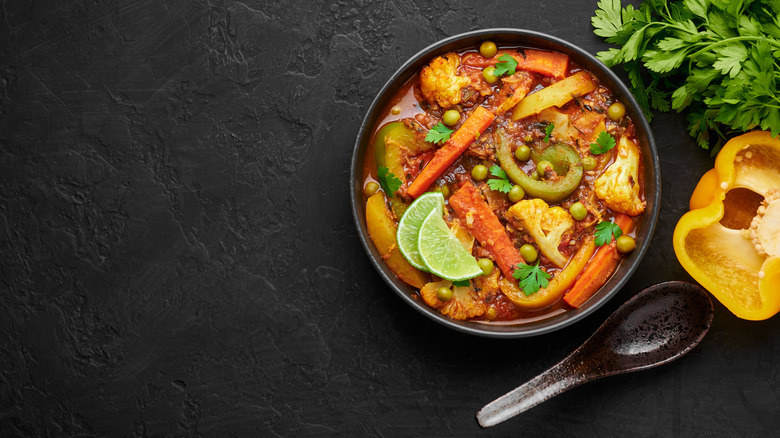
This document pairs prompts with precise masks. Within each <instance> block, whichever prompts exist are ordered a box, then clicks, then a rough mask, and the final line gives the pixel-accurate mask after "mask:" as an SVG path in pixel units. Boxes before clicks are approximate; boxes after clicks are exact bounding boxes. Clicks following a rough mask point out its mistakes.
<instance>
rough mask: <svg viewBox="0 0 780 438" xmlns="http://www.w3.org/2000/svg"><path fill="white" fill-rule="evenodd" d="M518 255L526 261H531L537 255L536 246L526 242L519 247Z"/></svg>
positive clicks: (533, 260) (534, 259)
mask: <svg viewBox="0 0 780 438" xmlns="http://www.w3.org/2000/svg"><path fill="white" fill-rule="evenodd" d="M520 257H522V258H523V260H525V262H526V263H533V262H535V261H536V258H537V257H539V254H537V252H536V248H534V246H533V245H531V244H530V243H526V244H525V245H523V246H521V247H520Z"/></svg>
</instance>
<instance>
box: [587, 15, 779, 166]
mask: <svg viewBox="0 0 780 438" xmlns="http://www.w3.org/2000/svg"><path fill="white" fill-rule="evenodd" d="M598 6H599V9H598V10H597V11H596V13H595V16H594V17H593V18H592V19H591V23H592V24H593V27H594V28H595V30H594V33H595V34H596V35H598V36H601V37H603V38H605V39H606V41H607V42H609V43H612V44H615V45H618V46H622V47H620V48H619V49H617V48H611V49H609V50H607V51H605V52H599V53H598V54H597V57H598V58H599V59H600V60H601V61H602V62H604V63H605V64H606V65H607V66H609V67H612V66H615V65H618V64H623V66H624V68H625V69H626V71H627V72H628V77H629V80H630V81H631V91H632V92H633V93H634V96H635V97H636V99H637V102H639V105H640V106H641V107H642V109H643V111H644V112H645V114H646V115H647V117H648V119H651V117H652V114H651V113H650V109H651V108H654V109H657V110H660V111H669V110H670V109H673V110H675V111H678V112H679V111H682V110H684V109H686V108H687V109H689V110H690V112H689V115H688V123H689V125H688V132H689V133H690V134H691V136H693V137H694V138H696V141H697V143H698V144H699V145H700V146H701V147H703V148H705V149H709V148H710V141H711V138H710V134H711V133H714V134H715V135H716V138H714V139H712V140H715V144H714V146H715V147H714V149H713V151H712V152H713V154H715V153H717V151H718V150H719V149H720V147H721V146H722V145H723V141H724V139H725V138H726V137H727V136H729V135H730V134H732V133H735V132H742V131H747V130H751V129H754V128H760V129H763V130H770V131H771V132H772V135H773V136H776V135H778V134H780V89H778V81H780V64H778V59H780V2H778V1H777V0H683V1H677V2H671V1H667V0H644V2H643V3H642V5H641V6H640V7H639V9H635V8H634V7H633V6H632V5H628V6H626V7H625V8H622V5H621V3H620V0H601V1H600V2H599V3H598ZM670 99H671V101H670Z"/></svg>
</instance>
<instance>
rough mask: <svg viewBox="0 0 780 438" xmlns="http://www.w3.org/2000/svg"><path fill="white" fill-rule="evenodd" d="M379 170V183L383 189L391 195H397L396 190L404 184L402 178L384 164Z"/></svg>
mask: <svg viewBox="0 0 780 438" xmlns="http://www.w3.org/2000/svg"><path fill="white" fill-rule="evenodd" d="M377 172H378V174H379V185H380V186H382V190H384V191H385V193H387V196H389V197H392V196H395V192H396V191H398V189H400V188H401V184H403V183H402V182H401V180H400V179H398V177H396V176H395V175H393V174H392V173H391V172H390V169H389V168H387V167H384V166H382V167H380V168H379V169H377Z"/></svg>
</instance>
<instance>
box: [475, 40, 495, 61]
mask: <svg viewBox="0 0 780 438" xmlns="http://www.w3.org/2000/svg"><path fill="white" fill-rule="evenodd" d="M496 52H498V47H496V43H494V42H493V41H484V42H483V43H482V44H481V45H480V46H479V54H480V55H482V57H484V58H492V57H494V56H496Z"/></svg>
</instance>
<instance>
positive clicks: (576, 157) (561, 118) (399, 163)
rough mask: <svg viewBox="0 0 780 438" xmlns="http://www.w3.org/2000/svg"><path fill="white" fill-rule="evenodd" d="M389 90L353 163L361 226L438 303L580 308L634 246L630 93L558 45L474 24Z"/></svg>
mask: <svg viewBox="0 0 780 438" xmlns="http://www.w3.org/2000/svg"><path fill="white" fill-rule="evenodd" d="M386 101H387V102H388V103H387V104H385V105H384V106H383V108H381V109H380V110H379V112H378V117H376V121H375V123H374V125H373V126H367V127H365V128H364V129H371V134H370V141H369V142H368V145H367V146H366V148H367V149H366V151H365V154H364V155H363V160H362V168H361V169H362V175H360V174H359V175H357V176H358V177H360V178H361V180H360V181H359V183H360V184H362V195H363V199H362V205H363V206H364V208H365V211H364V213H365V223H366V228H367V234H368V236H369V238H370V240H371V242H372V243H373V245H374V246H375V248H376V251H377V252H378V254H379V255H380V257H381V259H382V262H383V263H384V264H386V266H387V267H388V268H389V270H390V271H391V272H392V273H393V274H394V275H395V276H396V277H397V278H398V279H400V280H401V281H402V282H404V283H406V284H407V285H409V286H410V287H411V288H412V289H413V290H414V291H416V294H415V296H414V297H413V298H414V299H415V300H419V301H420V302H423V303H425V305H426V306H428V307H429V308H430V309H435V311H437V312H439V313H440V314H441V315H443V316H444V317H445V318H447V319H451V320H456V321H468V322H477V323H485V324H504V325H506V324H523V323H525V322H529V321H538V320H543V319H545V318H548V317H550V316H552V315H560V314H561V313H565V312H571V311H576V309H578V308H579V307H580V306H583V304H585V303H587V301H588V300H589V299H591V298H592V297H593V296H594V294H596V293H597V292H598V291H599V289H600V288H601V287H602V286H603V285H604V284H605V283H606V282H607V281H608V280H609V279H610V277H611V276H612V275H613V273H614V272H615V271H616V270H617V268H618V267H619V265H620V263H621V260H623V259H624V258H625V257H626V256H627V255H630V254H631V252H632V251H633V250H634V248H635V247H636V245H637V243H638V242H637V240H636V239H637V236H638V235H637V230H636V226H637V225H639V226H641V224H642V220H641V219H642V216H643V214H645V210H646V208H647V202H646V198H645V185H646V178H645V173H646V172H645V165H646V163H645V161H646V159H645V156H646V154H644V153H643V152H642V150H641V148H642V147H643V146H642V144H641V143H642V139H641V138H637V128H636V126H635V122H634V121H633V120H632V117H631V116H630V115H629V114H628V112H627V110H626V106H627V105H628V104H629V103H628V102H623V101H621V99H620V98H619V97H618V95H617V94H615V93H613V90H611V89H610V87H608V86H607V85H606V84H605V83H602V81H600V80H599V76H598V75H597V74H594V73H593V72H592V71H588V70H586V69H585V68H582V67H581V66H580V65H578V64H577V63H576V62H575V60H573V59H571V58H570V56H568V55H567V54H564V53H560V52H558V51H554V50H548V49H539V48H531V47H523V46H519V45H507V44H502V43H499V44H498V45H497V44H496V43H494V42H493V41H491V40H490V39H487V38H486V39H484V40H481V41H480V42H479V43H478V44H473V45H472V46H471V47H465V48H463V49H462V50H451V51H448V52H446V53H442V54H440V55H436V56H434V57H432V58H430V59H429V60H427V61H426V63H425V64H424V65H423V67H422V68H419V69H418V70H416V71H415V72H414V74H413V75H412V76H411V78H409V79H408V80H406V81H405V83H404V84H403V85H402V86H401V87H400V88H398V89H397V90H396V91H395V92H394V94H393V95H392V97H390V98H389V99H387V100H386ZM366 138H368V137H366ZM405 216H406V217H405ZM453 242H456V244H455V245H456V247H457V248H455V247H453V246H452V245H453ZM447 245H449V246H447ZM453 249H454V250H455V251H453Z"/></svg>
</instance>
